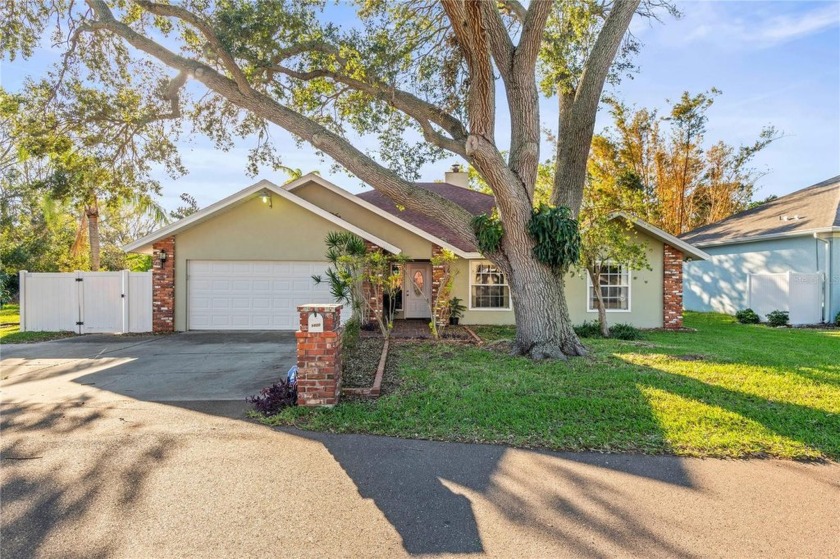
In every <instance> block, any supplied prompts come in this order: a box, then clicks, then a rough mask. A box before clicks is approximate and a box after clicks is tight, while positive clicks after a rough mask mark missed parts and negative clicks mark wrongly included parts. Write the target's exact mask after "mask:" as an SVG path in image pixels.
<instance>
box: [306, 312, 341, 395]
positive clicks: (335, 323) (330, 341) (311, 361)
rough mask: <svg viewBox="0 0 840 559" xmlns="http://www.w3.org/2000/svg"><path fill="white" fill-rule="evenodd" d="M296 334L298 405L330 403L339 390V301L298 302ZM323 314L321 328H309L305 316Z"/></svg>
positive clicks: (307, 319)
mask: <svg viewBox="0 0 840 559" xmlns="http://www.w3.org/2000/svg"><path fill="white" fill-rule="evenodd" d="M297 310H298V313H300V329H299V330H298V331H297V332H296V333H295V338H297V366H298V372H297V375H298V376H297V390H298V405H299V406H334V405H335V404H337V403H338V397H339V394H340V393H341V305H321V304H318V305H301V306H299V307H298V308H297ZM313 312H316V313H319V314H321V315H322V316H323V317H324V331H323V332H310V331H309V317H310V315H311V314H312V313H313Z"/></svg>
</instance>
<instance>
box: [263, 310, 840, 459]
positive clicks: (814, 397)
mask: <svg viewBox="0 0 840 559" xmlns="http://www.w3.org/2000/svg"><path fill="white" fill-rule="evenodd" d="M686 326H688V327H691V328H696V329H697V332H649V333H646V334H645V336H644V339H643V340H641V341H632V342H630V341H626V342H622V341H617V340H585V343H586V345H587V346H588V347H589V348H590V350H591V354H590V355H589V356H588V357H585V358H576V359H572V360H570V361H568V362H550V363H534V362H531V361H529V360H527V359H524V358H520V357H510V356H508V355H505V354H500V353H496V352H491V351H490V350H487V349H482V348H477V347H474V346H458V345H452V344H433V343H411V344H402V345H396V347H395V349H394V350H393V351H395V352H396V353H395V354H394V355H393V357H394V358H395V359H394V362H395V363H396V371H395V373H393V374H395V375H397V376H398V377H399V378H397V379H394V380H397V381H398V385H397V388H396V389H395V390H394V391H393V392H392V393H391V394H388V395H386V396H383V397H382V398H380V399H379V400H378V401H375V402H348V403H342V404H340V405H338V406H336V407H335V408H333V409H303V408H292V409H288V410H285V411H284V412H282V413H281V414H279V415H277V416H274V417H272V418H269V419H268V420H267V421H268V422H270V423H272V424H275V425H281V424H282V425H289V424H294V425H297V426H298V427H302V428H306V429H314V430H327V431H333V432H364V433H377V434H383V435H394V436H400V437H408V438H428V439H439V440H453V441H470V442H473V441H475V442H493V443H504V444H510V445H514V446H522V447H530V448H548V449H554V450H597V451H616V452H643V453H672V454H677V455H682V456H719V457H750V456H773V457H779V458H793V459H825V458H828V459H834V460H837V459H840V330H824V331H820V330H805V329H771V328H768V327H766V326H760V325H750V326H747V325H741V324H737V323H736V322H735V321H734V320H733V319H732V318H731V317H727V316H722V315H713V314H695V313H687V316H686ZM478 333H479V335H481V336H482V337H484V338H485V339H498V338H502V337H509V336H511V335H512V329H506V328H498V327H496V328H479V329H478Z"/></svg>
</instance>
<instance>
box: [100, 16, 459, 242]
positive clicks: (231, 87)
mask: <svg viewBox="0 0 840 559" xmlns="http://www.w3.org/2000/svg"><path fill="white" fill-rule="evenodd" d="M86 2H87V3H88V5H89V6H90V7H91V8H92V9H93V11H94V13H95V15H96V17H97V21H93V22H91V23H90V24H89V25H88V27H87V28H86V31H104V32H107V33H111V34H113V35H116V36H117V37H120V38H122V39H123V40H124V41H126V42H127V43H128V44H130V45H131V46H132V47H134V48H136V49H138V50H139V51H141V52H144V53H146V54H148V55H149V56H151V57H152V58H155V59H157V60H159V61H160V62H161V63H163V64H165V65H167V66H169V67H171V68H174V69H176V70H179V71H180V72H183V73H185V74H191V75H193V76H195V79H196V80H198V81H200V82H201V83H203V84H204V85H205V86H206V87H207V88H208V89H210V90H211V91H214V92H215V93H217V94H219V95H221V96H222V97H224V98H225V99H227V100H228V101H230V102H231V103H233V104H235V105H237V106H239V107H240V108H242V109H244V110H247V111H250V112H252V113H253V114H254V115H256V116H258V117H260V118H262V119H265V120H267V121H269V122H272V123H274V124H276V125H277V126H280V127H281V128H283V129H285V130H286V131H288V132H290V133H291V134H294V135H295V136H298V137H299V138H302V139H303V140H305V141H307V142H309V143H310V144H312V145H313V146H314V147H315V148H317V149H319V150H322V151H323V152H325V153H326V154H328V155H329V156H330V157H332V158H333V159H335V160H336V161H337V162H338V163H339V164H340V165H342V166H343V167H344V168H346V169H347V170H348V171H350V172H351V173H353V174H354V175H356V176H357V177H359V179H361V180H362V181H364V182H366V183H368V184H370V185H371V186H373V187H374V188H375V189H377V190H379V191H380V192H382V193H383V194H385V195H386V196H388V197H389V198H390V199H391V200H393V201H394V202H395V203H397V204H400V205H403V206H405V207H407V208H409V209H411V210H414V211H417V212H420V213H423V214H424V215H427V216H430V217H433V218H434V219H436V220H438V221H439V222H441V223H442V224H443V225H445V226H446V227H448V228H449V229H451V230H452V231H454V232H455V233H456V234H458V235H459V237H461V238H462V239H463V240H466V241H469V242H471V243H475V242H476V239H475V233H474V232H473V230H472V226H471V224H470V223H471V220H472V217H473V216H472V215H471V214H470V213H469V212H468V211H467V210H465V209H464V208H462V207H461V206H459V205H457V204H455V203H454V202H452V201H450V200H447V199H446V198H443V197H442V196H440V195H437V194H435V193H433V192H430V191H428V190H425V189H422V188H418V187H417V186H415V185H413V184H412V183H410V182H408V181H406V180H405V179H403V178H402V177H400V176H399V175H397V174H396V173H394V172H393V171H391V170H390V169H388V168H386V167H383V166H382V165H380V164H379V163H377V162H376V161H374V160H373V159H371V158H370V157H368V156H367V155H365V154H364V153H363V152H362V151H360V150H359V149H357V148H356V147H355V146H353V144H351V143H350V142H349V141H348V140H347V139H345V138H343V137H341V136H339V135H338V134H336V133H334V132H332V131H330V130H329V129H327V128H325V127H324V126H322V125H320V124H318V123H317V122H315V121H313V120H312V119H310V118H307V117H306V116H304V115H302V114H300V113H297V112H296V111H293V110H292V109H290V108H288V107H286V106H284V105H281V104H279V103H277V102H276V101H275V100H274V99H272V98H271V97H269V96H267V95H265V94H264V93H261V92H259V91H256V90H251V91H250V92H249V93H250V94H247V95H246V94H245V93H243V92H242V91H240V89H239V87H238V86H237V83H236V82H235V81H234V80H232V79H230V78H228V77H227V76H224V75H222V74H220V73H219V72H217V71H216V70H214V69H213V68H211V67H209V66H207V65H205V64H202V63H200V62H198V61H196V60H192V59H189V58H185V57H183V56H181V55H179V54H176V53H174V52H172V51H171V50H169V49H167V48H166V47H164V46H163V45H161V44H159V43H157V42H155V41H153V40H152V39H150V38H148V37H146V36H144V35H142V34H140V33H138V32H136V31H134V30H133V29H132V28H131V27H129V26H128V25H126V24H124V23H122V22H120V21H118V20H116V19H115V18H114V16H113V14H112V13H111V10H110V8H109V7H108V5H107V4H106V3H105V0H86Z"/></svg>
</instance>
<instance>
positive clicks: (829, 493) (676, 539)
mask: <svg viewBox="0 0 840 559" xmlns="http://www.w3.org/2000/svg"><path fill="white" fill-rule="evenodd" d="M203 336H204V335H192V334H190V335H178V336H170V337H165V338H134V339H128V338H126V339H123V340H118V341H115V340H112V339H107V340H106V339H103V340H98V341H97V340H95V339H88V340H78V339H77V340H73V341H64V342H52V343H50V344H39V346H38V347H36V346H29V347H28V348H23V349H20V348H12V347H9V346H4V347H2V348H0V350H2V352H3V355H4V359H3V360H2V361H0V367H2V371H3V373H2V376H3V377H4V380H3V381H2V383H0V386H2V390H3V403H2V416H0V420H2V425H0V429H2V440H0V447H1V448H0V455H2V467H1V468H0V492H1V493H2V499H0V516H2V527H1V528H0V530H2V533H0V557H3V558H5V557H15V558H24V559H25V558H29V557H32V558H38V559H42V558H62V559H64V558H70V559H74V558H79V559H81V558H126V559H140V558H147V557H153V558H155V559H165V558H169V557H172V558H184V557H207V558H211V557H212V558H219V557H313V558H315V557H353V558H355V557H387V558H392V557H412V556H424V557H458V556H466V555H474V556H489V557H516V558H519V557H538V558H541V557H561V558H563V557H592V558H607V557H669V558H670V557H739V558H744V557H768V556H772V557H819V558H823V557H836V556H838V554H840V536H839V534H840V512H838V502H840V488H839V486H840V466H838V465H837V464H835V463H829V464H802V463H794V462H787V461H775V460H699V459H683V458H675V457H669V456H634V455H600V454H587V453H552V452H534V451H528V450H517V449H511V448H507V447H503V446H489V445H470V444H455V443H440V442H432V441H411V440H401V439H392V438H386V437H372V436H364V435H333V434H322V433H309V432H303V431H298V430H294V429H283V430H278V429H271V428H269V427H265V426H263V425H259V424H256V423H253V422H250V421H246V420H243V419H242V418H241V409H240V410H239V411H238V412H235V411H234V410H232V409H231V408H230V407H229V406H228V404H232V405H236V406H239V405H241V404H240V402H236V401H233V400H228V401H220V400H213V401H206V400H184V398H185V397H187V396H189V397H191V398H195V397H205V396H207V397H213V398H218V397H222V396H225V397H233V396H235V395H241V394H242V393H248V392H250V391H253V390H254V389H255V388H256V387H258V386H261V385H262V384H265V383H266V381H268V380H270V379H269V377H271V374H270V370H271V368H272V367H276V372H277V373H278V374H279V373H280V371H281V370H282V369H283V368H284V367H285V365H283V366H282V367H280V366H278V365H277V363H279V362H280V361H281V359H280V357H279V356H282V355H287V356H288V354H286V353H283V352H280V353H278V354H276V357H277V360H276V361H275V360H274V358H272V357H269V354H271V352H273V351H277V350H274V349H271V346H273V345H276V344H275V342H274V341H271V340H274V339H275V338H271V337H270V336H269V340H267V341H261V340H259V339H257V340H254V339H249V338H248V337H247V336H244V335H243V336H244V337H243V338H242V339H240V340H239V342H238V343H237V342H236V341H235V340H234V339H233V338H234V337H235V336H233V337H231V336H221V337H219V338H215V339H214V338H213V337H212V336H210V337H206V338H205V337H203ZM246 339H249V340H250V341H246ZM180 353H183V354H184V355H180ZM24 354H26V355H30V356H31V357H30V358H26V357H23V355H24ZM70 355H73V357H70ZM6 356H9V357H8V359H6V358H5V357H6ZM26 359H29V361H26ZM136 363H145V364H146V365H145V367H143V366H140V365H137V364H136ZM176 363H180V365H175V364H176ZM272 363H274V364H272ZM197 364H198V365H197ZM223 364H225V365H223ZM245 364H249V365H247V367H246V366H245ZM187 365H189V366H190V367H193V369H191V370H189V371H188V370H185V369H187V368H188V367H187ZM132 367H134V368H132ZM195 367H198V368H200V369H201V370H205V369H206V371H205V372H204V373H202V372H201V371H197V370H195V369H194V368H195ZM242 367H244V368H246V369H247V370H249V371H256V370H260V371H262V372H261V373H260V375H261V374H265V375H266V376H265V377H259V375H257V376H248V377H247V378H240V380H239V381H233V380H230V379H228V380H226V379H227V378H228V377H225V376H224V374H223V372H224V371H225V370H227V371H228V373H230V371H231V370H233V371H235V370H239V369H240V368H242ZM261 367H262V368H261ZM283 372H285V371H283ZM141 375H142V376H145V377H146V379H147V380H146V383H151V384H152V385H156V386H157V387H156V388H154V390H152V389H150V388H148V387H147V386H141V385H142V384H143V383H142V382H140V381H138V380H137V379H135V378H124V377H127V376H137V377H140V376H141ZM182 375H183V376H182ZM168 376H171V377H172V378H169V379H167V378H166V377H168ZM155 377H163V378H157V379H156V378H155ZM172 379H175V380H172ZM196 383H198V384H199V385H200V384H209V385H216V384H223V385H224V386H225V387H226V388H224V389H223V390H222V389H219V388H218V387H215V386H213V387H208V388H198V387H196V386H195V384H196ZM249 383H250V384H249ZM164 388H167V389H169V390H171V392H169V393H168V394H167V393H165V390H164ZM129 390H134V391H135V392H133V394H131V395H129V394H128V392H129ZM141 395H142V396H143V398H141V397H139V396H141ZM160 398H171V399H167V400H160ZM175 398H177V399H175ZM151 400H158V401H151ZM237 414H238V415H237Z"/></svg>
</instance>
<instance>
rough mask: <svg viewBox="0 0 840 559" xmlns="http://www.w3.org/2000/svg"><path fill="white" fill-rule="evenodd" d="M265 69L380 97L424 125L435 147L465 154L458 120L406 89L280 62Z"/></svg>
mask: <svg viewBox="0 0 840 559" xmlns="http://www.w3.org/2000/svg"><path fill="white" fill-rule="evenodd" d="M268 70H270V71H274V72H279V73H282V74H285V75H287V76H289V77H291V78H295V79H298V80H302V81H310V80H314V79H318V78H326V79H331V80H333V81H336V82H338V83H342V84H344V85H347V86H349V87H351V88H352V89H355V90H357V91H362V92H364V93H367V94H368V95H371V96H372V97H376V98H378V99H381V100H383V101H385V102H387V103H389V104H390V105H392V106H393V107H394V108H396V109H398V110H400V111H402V112H404V113H405V114H407V115H408V116H410V117H412V118H413V119H414V120H416V121H417V122H418V123H419V124H420V126H421V127H422V128H423V131H424V134H427V133H431V135H430V136H429V138H432V139H434V141H432V143H434V144H435V145H436V146H438V147H440V148H443V149H446V150H448V151H451V152H453V153H455V154H457V155H460V156H462V157H466V153H465V150H464V142H466V140H467V133H466V130H464V125H463V124H462V123H461V121H460V120H458V119H457V118H455V117H454V116H452V115H450V114H448V113H447V112H446V111H444V110H443V109H441V108H440V107H437V106H435V105H433V104H431V103H429V102H427V101H424V100H422V99H420V98H419V97H417V96H416V95H413V94H411V93H408V92H407V91H403V90H400V89H397V88H395V87H393V86H390V85H388V84H386V83H384V82H367V81H362V80H358V79H356V78H351V77H349V76H346V75H344V74H340V73H339V72H334V71H331V70H323V69H318V70H309V71H298V70H293V69H291V68H287V67H285V66H282V65H276V66H271V67H270V68H268ZM432 123H434V124H436V125H438V126H440V127H441V128H443V129H444V130H446V131H447V132H448V133H449V135H450V138H447V137H446V136H443V135H442V134H439V133H438V132H437V131H435V130H434V128H432V127H431V124H432ZM427 139H428V138H427ZM430 141H431V140H430Z"/></svg>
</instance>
